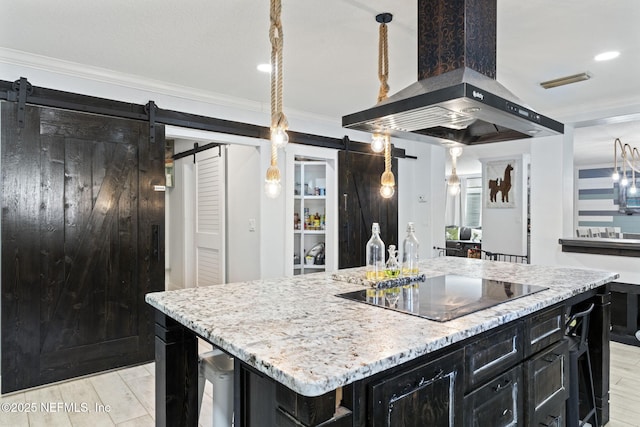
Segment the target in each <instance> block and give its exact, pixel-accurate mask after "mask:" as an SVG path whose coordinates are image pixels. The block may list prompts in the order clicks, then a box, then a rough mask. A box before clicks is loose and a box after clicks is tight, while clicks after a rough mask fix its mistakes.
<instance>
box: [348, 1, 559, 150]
mask: <svg viewBox="0 0 640 427" xmlns="http://www.w3.org/2000/svg"><path fill="white" fill-rule="evenodd" d="M496 10H497V7H496V0H418V81H417V82H416V83H413V84H412V85H410V86H409V87H407V88H405V89H403V90H401V91H400V92H398V93H396V94H395V95H393V96H391V97H389V98H387V99H385V100H383V101H382V102H380V103H378V104H377V105H375V106H374V107H372V108H369V109H367V110H364V111H360V112H357V113H353V114H349V115H346V116H344V117H342V126H343V127H346V128H350V129H357V130H363V131H366V132H371V133H388V134H390V135H392V136H397V137H400V138H404V139H413V140H418V141H426V142H441V143H445V144H447V143H448V144H452V143H460V144H466V145H473V144H483V143H490V142H499V141H510V140H514V139H525V138H530V137H541V136H550V135H558V134H562V133H563V132H564V125H563V124H562V123H559V122H557V121H555V120H552V119H550V118H548V117H545V116H543V115H542V114H539V113H537V112H535V111H533V110H532V109H531V108H529V107H527V106H525V105H524V104H523V102H522V101H520V100H519V99H518V98H517V97H516V96H515V95H513V94H512V93H511V92H510V91H509V90H508V89H506V88H505V87H504V86H502V85H501V84H500V83H498V82H497V81H496V80H495V76H496V20H497V19H496V16H497V13H496ZM428 137H431V138H428ZM432 138H436V140H433V139H432Z"/></svg>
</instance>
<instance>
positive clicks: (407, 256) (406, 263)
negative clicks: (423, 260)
mask: <svg viewBox="0 0 640 427" xmlns="http://www.w3.org/2000/svg"><path fill="white" fill-rule="evenodd" d="M418 246H419V243H418V239H417V238H416V235H415V228H414V226H413V222H410V223H408V224H407V237H405V238H404V242H402V275H403V276H415V275H417V274H418V272H419V269H418V260H419V255H418Z"/></svg>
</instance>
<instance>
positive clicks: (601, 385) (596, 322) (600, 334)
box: [589, 284, 611, 425]
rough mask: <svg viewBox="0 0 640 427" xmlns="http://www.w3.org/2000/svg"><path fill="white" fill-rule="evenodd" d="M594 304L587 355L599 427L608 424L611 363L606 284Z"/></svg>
mask: <svg viewBox="0 0 640 427" xmlns="http://www.w3.org/2000/svg"><path fill="white" fill-rule="evenodd" d="M593 302H594V303H595V305H594V307H593V311H592V312H591V322H590V325H589V355H590V357H591V369H592V371H593V387H594V390H595V397H596V407H597V415H598V421H599V423H600V425H605V424H606V423H608V422H609V416H610V413H609V381H610V373H609V364H610V361H611V354H610V346H609V343H610V339H611V330H610V325H611V292H610V285H609V284H607V285H605V286H602V287H600V288H599V289H598V292H597V294H596V296H595V297H594V298H593Z"/></svg>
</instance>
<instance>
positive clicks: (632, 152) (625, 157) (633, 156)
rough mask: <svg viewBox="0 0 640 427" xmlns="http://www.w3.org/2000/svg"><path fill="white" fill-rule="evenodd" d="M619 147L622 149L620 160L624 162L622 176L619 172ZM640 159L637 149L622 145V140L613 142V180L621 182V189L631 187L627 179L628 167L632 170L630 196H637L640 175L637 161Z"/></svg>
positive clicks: (617, 139) (618, 139)
mask: <svg viewBox="0 0 640 427" xmlns="http://www.w3.org/2000/svg"><path fill="white" fill-rule="evenodd" d="M618 147H620V160H621V162H622V175H621V174H620V173H619V172H618ZM638 157H640V152H639V151H638V149H637V148H636V147H631V146H630V145H629V144H624V145H622V141H620V138H616V139H615V141H613V175H612V176H611V178H612V179H613V181H614V182H618V181H620V186H621V187H626V186H627V185H629V179H628V178H627V166H629V169H631V187H629V194H636V193H637V191H638V190H637V188H636V172H638V173H640V170H638V168H637V167H636V160H637V159H638Z"/></svg>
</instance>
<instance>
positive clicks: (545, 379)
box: [523, 340, 569, 426]
mask: <svg viewBox="0 0 640 427" xmlns="http://www.w3.org/2000/svg"><path fill="white" fill-rule="evenodd" d="M568 359H569V346H568V344H567V341H566V340H562V341H560V342H559V343H557V344H555V345H553V346H551V347H549V348H548V349H546V350H543V351H541V352H540V353H538V354H536V355H535V356H533V357H532V358H531V359H529V360H527V361H525V362H524V364H523V366H524V385H525V389H524V391H525V394H524V401H525V405H524V409H525V418H526V419H527V420H529V422H530V424H529V425H535V426H537V425H538V424H536V420H537V421H540V419H541V417H543V416H547V415H548V414H549V412H550V411H553V410H554V408H557V407H559V406H560V405H562V404H563V402H564V401H565V400H566V399H567V397H568V396H569V388H568V387H569V363H568Z"/></svg>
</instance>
